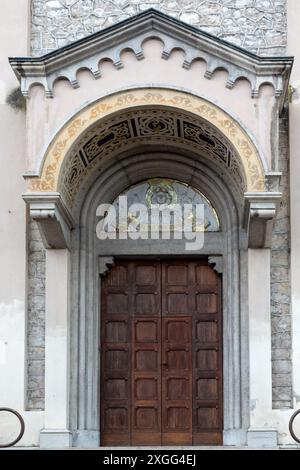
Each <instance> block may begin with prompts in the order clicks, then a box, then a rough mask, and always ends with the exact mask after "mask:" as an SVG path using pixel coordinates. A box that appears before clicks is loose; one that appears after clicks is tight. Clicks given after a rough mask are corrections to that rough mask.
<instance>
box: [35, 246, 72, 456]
mask: <svg viewBox="0 0 300 470" xmlns="http://www.w3.org/2000/svg"><path fill="white" fill-rule="evenodd" d="M69 258H70V254H69V251H68V250H67V249H61V250H59V249H49V250H47V251H46V333H45V428H44V429H43V430H42V431H41V435H40V446H41V447H47V448H53V447H56V448H57V447H70V446H71V441H72V439H71V432H70V431H69V429H68V426H69V326H70V321H69V265H70V259H69Z"/></svg>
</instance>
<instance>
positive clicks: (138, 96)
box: [28, 88, 266, 192]
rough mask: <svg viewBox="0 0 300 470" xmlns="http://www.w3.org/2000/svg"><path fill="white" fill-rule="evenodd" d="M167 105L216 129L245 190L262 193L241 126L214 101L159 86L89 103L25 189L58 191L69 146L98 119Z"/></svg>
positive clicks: (261, 174)
mask: <svg viewBox="0 0 300 470" xmlns="http://www.w3.org/2000/svg"><path fill="white" fill-rule="evenodd" d="M151 105H153V106H159V107H162V106H163V107H168V108H170V109H173V110H179V111H181V112H186V113H190V114H193V115H195V116H196V117H197V118H200V119H202V120H204V121H205V122H207V123H209V124H210V125H211V126H212V127H214V128H215V129H216V130H217V131H219V132H220V133H221V134H222V135H223V136H224V137H225V138H227V139H228V141H229V142H230V143H231V145H232V147H233V148H234V149H235V151H236V153H237V155H238V156H239V159H240V164H241V168H242V169H243V171H244V173H245V178H246V191H247V192H263V191H265V190H266V186H265V170H264V168H263V160H262V159H261V158H260V156H259V152H258V150H257V147H256V146H255V144H254V142H253V141H252V139H251V138H250V137H249V136H248V134H247V133H246V131H245V130H244V129H243V128H242V126H241V125H240V124H239V123H238V122H237V121H236V120H235V119H233V118H232V117H231V116H229V115H228V114H227V113H225V112H224V111H222V110H221V109H220V108H219V107H218V106H216V105H215V104H213V103H211V102H208V101H206V100H204V99H203V98H200V97H198V96H195V95H192V94H190V93H187V92H184V91H174V90H170V89H165V88H164V89H163V88H155V89H154V88H139V89H135V90H130V91H125V92H120V93H116V94H113V95H110V96H106V97H104V98H102V99H100V100H99V101H98V102H96V103H92V104H91V105H89V106H87V107H86V108H84V109H83V110H81V111H80V112H79V113H77V114H76V115H75V116H74V117H73V118H71V120H70V121H69V122H68V123H67V124H66V125H65V126H64V127H63V128H62V129H61V130H60V131H59V132H58V134H57V135H56V136H55V138H54V139H53V140H52V142H51V144H50V145H49V147H48V149H47V151H46V154H45V157H44V161H43V166H42V169H41V174H40V175H39V177H29V178H28V190H29V191H40V192H49V191H58V192H59V189H60V188H59V176H60V171H61V167H62V164H63V162H64V161H65V159H66V158H70V155H71V153H72V152H71V151H72V148H73V146H74V144H75V143H76V142H77V140H78V139H79V138H80V136H82V135H83V133H84V132H86V131H88V129H89V128H90V127H91V126H92V125H94V124H95V123H96V122H99V121H100V120H101V119H105V118H109V116H113V113H117V112H122V111H128V110H130V109H133V108H138V107H139V106H151Z"/></svg>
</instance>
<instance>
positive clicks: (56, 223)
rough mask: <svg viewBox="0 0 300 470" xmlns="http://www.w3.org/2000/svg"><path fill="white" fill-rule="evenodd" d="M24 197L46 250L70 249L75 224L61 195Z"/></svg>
mask: <svg viewBox="0 0 300 470" xmlns="http://www.w3.org/2000/svg"><path fill="white" fill-rule="evenodd" d="M22 197H23V199H24V201H25V202H26V204H27V205H28V206H29V212H30V217H31V218H32V219H33V220H35V221H36V222H37V224H38V227H39V230H40V233H41V237H42V240H43V244H44V246H45V248H48V249H49V248H58V249H59V248H60V249H61V248H70V234H71V230H72V228H73V227H74V222H73V219H72V216H71V214H70V213H69V211H68V209H67V208H66V206H65V204H64V203H63V201H62V198H61V196H60V194H59V193H25V194H23V195H22Z"/></svg>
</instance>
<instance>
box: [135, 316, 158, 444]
mask: <svg viewBox="0 0 300 470" xmlns="http://www.w3.org/2000/svg"><path fill="white" fill-rule="evenodd" d="M132 347H133V361H132V423H133V426H132V445H143V444H145V442H147V443H148V445H161V370H160V369H161V366H160V364H161V319H160V317H157V318H156V317H152V318H150V317H135V318H134V320H133V335H132Z"/></svg>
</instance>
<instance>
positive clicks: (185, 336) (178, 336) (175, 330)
mask: <svg viewBox="0 0 300 470" xmlns="http://www.w3.org/2000/svg"><path fill="white" fill-rule="evenodd" d="M189 333H190V324H189V323H188V322H186V321H185V320H170V321H168V323H167V327H166V336H165V341H169V342H170V343H183V342H187V341H189V339H190V334H189Z"/></svg>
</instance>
